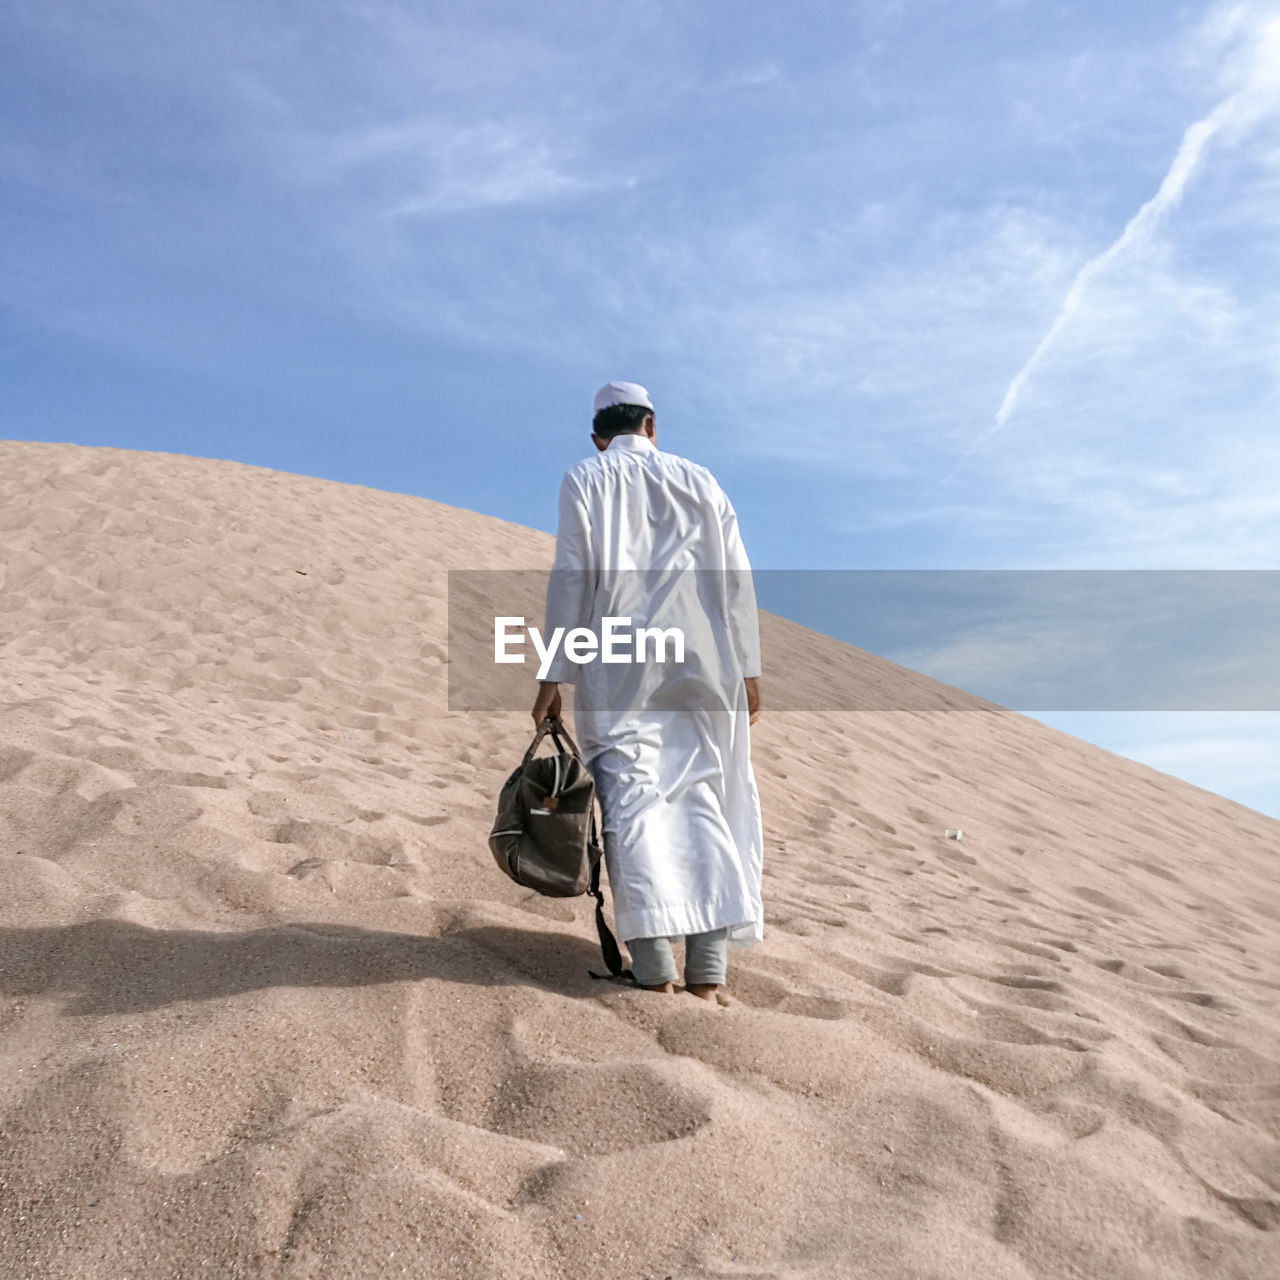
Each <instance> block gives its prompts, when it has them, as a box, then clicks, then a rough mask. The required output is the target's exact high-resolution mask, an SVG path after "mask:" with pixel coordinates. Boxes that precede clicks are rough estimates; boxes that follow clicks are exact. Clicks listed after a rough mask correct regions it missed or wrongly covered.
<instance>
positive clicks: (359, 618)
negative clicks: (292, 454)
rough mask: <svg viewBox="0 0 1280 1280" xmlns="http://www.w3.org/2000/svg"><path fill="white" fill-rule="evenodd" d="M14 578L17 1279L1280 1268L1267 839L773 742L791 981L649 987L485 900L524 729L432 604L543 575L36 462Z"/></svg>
mask: <svg viewBox="0 0 1280 1280" xmlns="http://www.w3.org/2000/svg"><path fill="white" fill-rule="evenodd" d="M0 552H2V557H0V659H2V663H3V665H2V667H0V1065H2V1070H0V1277H5V1278H6V1280H7V1278H8V1277H27V1276H67V1277H71V1276H74V1277H77V1278H80V1277H83V1278H85V1280H97V1278H99V1277H101V1278H103V1280H106V1278H107V1277H112V1278H116V1277H120V1276H126V1275H127V1276H129V1277H131V1278H133V1280H146V1278H150V1277H156V1278H159V1277H166V1278H168V1277H174V1276H182V1277H196V1276H199V1277H201V1278H202V1280H205V1278H213V1277H241V1276H264V1277H307V1276H317V1277H319V1276H326V1277H327V1276H341V1277H365V1276H369V1277H372V1276H395V1275H407V1276H413V1277H454V1276H457V1277H463V1276H465V1277H468V1280H485V1278H489V1277H492V1278H493V1280H498V1278H499V1277H501V1280H543V1278H544V1277H546V1278H548V1280H549V1278H551V1277H560V1276H567V1277H574V1278H577V1277H587V1276H595V1277H600V1278H601V1280H606V1278H609V1277H654V1278H655V1280H660V1278H662V1277H672V1278H673V1280H674V1278H677V1277H679V1278H686V1277H688V1278H692V1277H716V1278H718V1280H729V1278H730V1277H734V1278H743V1280H746V1278H748V1277H750V1278H751V1280H765V1278H766V1277H769V1278H776V1280H784V1278H785V1280H793V1278H795V1280H800V1278H805V1280H809V1278H819V1277H822V1278H825V1277H830V1278H831V1280H836V1278H837V1277H839V1278H841V1280H843V1278H844V1277H848V1276H852V1275H856V1276H859V1277H885V1278H886V1280H888V1278H891V1277H937V1278H939V1280H943V1278H945V1280H954V1278H958V1277H975V1278H979V1277H980V1278H981V1280H1004V1278H1006V1277H1007V1278H1008V1280H1026V1278H1027V1277H1057V1276H1082V1277H1091V1278H1097V1280H1103V1278H1107V1277H1116V1278H1120V1277H1150V1278H1151V1280H1157V1278H1158V1280H1171V1278H1177V1277H1204V1278H1205V1280H1209V1278H1210V1277H1212V1278H1213V1280H1224V1278H1238V1280H1260V1278H1261V1277H1263V1276H1267V1275H1273V1274H1280V1011H1278V1007H1277V1001H1278V997H1280V963H1278V960H1280V941H1278V937H1280V928H1278V927H1277V921H1280V823H1278V822H1275V821H1273V820H1271V819H1268V818H1265V817H1263V816H1262V815H1260V814H1257V813H1254V812H1252V811H1250V810H1248V809H1245V808H1243V807H1241V806H1239V805H1236V804H1233V803H1232V802H1230V801H1227V800H1224V799H1222V798H1220V797H1218V796H1214V795H1212V794H1210V793H1207V792H1204V791H1201V790H1199V789H1197V788H1195V787H1192V786H1190V785H1188V784H1186V783H1183V782H1179V781H1177V780H1175V779H1173V778H1170V777H1168V776H1166V775H1163V774H1160V773H1157V772H1155V771H1153V770H1150V769H1147V768H1144V767H1143V766H1140V765H1138V764H1135V763H1132V762H1130V761H1126V760H1123V759H1120V758H1118V757H1116V756H1113V755H1111V754H1109V753H1107V752H1105V751H1102V750H1100V749H1098V748H1095V747H1092V746H1089V745H1087V744H1085V743H1082V742H1079V741H1077V740H1075V739H1072V738H1070V737H1067V736H1066V735H1064V734H1061V733H1057V732H1055V731H1053V730H1051V729H1048V728H1046V727H1045V726H1043V725H1040V724H1038V723H1036V722H1034V721H1031V720H1028V719H1026V718H1024V717H1021V716H1018V715H1015V714H1013V713H1011V712H1007V711H1002V710H999V709H993V708H991V707H989V706H986V705H985V704H979V703H978V702H977V701H976V700H973V699H968V698H966V697H965V695H962V694H959V693H954V691H953V694H954V697H952V694H948V695H947V698H946V699H944V702H945V709H941V710H935V711H927V710H912V711H905V710H904V711H897V712H888V711H875V710H866V711H856V712H853V711H851V712H843V713H840V714H835V713H825V714H824V713H817V712H785V711H775V710H769V709H768V707H767V709H766V715H765V718H764V719H763V720H762V721H761V723H760V725H759V726H758V731H757V732H756V733H755V734H754V741H753V755H754V759H755V762H756V769H757V773H758V777H759V781H760V787H761V792H762V798H763V802H764V810H765V822H766V863H765V905H766V941H765V944H764V945H763V946H762V947H759V948H756V949H753V950H750V951H747V952H735V953H733V954H732V955H731V968H730V994H731V998H732V1003H731V1005H730V1006H729V1007H727V1008H714V1007H710V1006H707V1005H705V1004H704V1003H703V1002H701V1001H698V1000H695V999H693V998H691V997H688V996H685V995H679V996H676V997H674V998H673V997H664V996H657V995H653V994H649V993H644V992H638V991H634V990H629V989H624V988H621V987H617V986H614V985H612V984H606V983H600V982H594V981H592V980H591V978H590V977H589V976H588V974H587V969H588V967H591V966H596V965H598V952H597V949H596V946H595V941H594V930H593V928H592V925H591V913H590V911H589V910H588V906H589V905H590V904H589V901H588V900H586V899H582V900H575V901H570V902H564V901H552V900H548V899H541V898H538V897H536V896H535V895H531V894H529V893H527V892H525V891H524V890H521V889H519V888H518V887H517V886H515V885H513V884H512V883H510V882H509V881H507V880H506V879H505V878H504V877H502V876H501V875H500V874H499V873H498V872H497V871H496V869H495V868H494V867H493V865H492V863H491V861H490V858H489V855H488V852H487V850H486V847H485V835H486V833H487V829H488V823H489V821H490V818H491V816H492V811H493V804H494V800H495V797H496V794H497V790H498V787H499V785H500V784H501V781H502V779H503V778H504V777H505V775H506V773H507V772H508V771H509V770H510V768H511V767H512V766H513V764H514V762H515V761H516V759H517V758H518V755H519V753H520V751H522V750H523V748H524V746H525V745H526V742H527V737H528V723H527V719H526V717H525V716H523V715H519V714H511V715H493V714H489V715H477V714H465V713H460V712H450V711H449V710H448V707H447V696H446V677H447V653H446V598H445V573H446V570H447V569H449V568H489V567H491V568H509V567H520V566H527V567H546V566H547V565H548V564H549V563H550V558H551V552H552V540H551V539H550V538H549V537H548V536H547V535H546V534H542V533H538V532H535V531H532V530H529V529H524V528H521V527H519V526H516V525H511V524H505V523H503V522H501V521H497V520H493V519H489V518H486V517H482V516H479V515H476V514H474V513H471V512H467V511H461V510H457V509H454V508H450V507H446V506H442V505H439V504H436V503H432V502H428V501H425V500H423V499H419V498H413V497H408V496H404V495H397V494H391V493H383V492H379V491H375V490H370V489H363V488H358V487H355V486H350V485H342V484H336V483H332V482H326V481H321V480H314V479H308V478H306V477H302V476H294V475H284V474H280V473H275V472H271V471H266V470H262V469H258V468H252V467H245V466H241V465H238V464H233V463H227V462H219V461H210V460H203V459H195V458H188V457H179V456H175V455H165V454H147V453H133V452H127V451H123V450H113V449H87V448H79V447H75V446H70V445H45V444H26V443H19V442H0ZM764 643H765V649H766V683H765V691H766V705H767V702H768V697H769V689H770V684H769V680H770V679H773V680H774V682H775V684H774V686H773V687H774V688H776V689H781V688H783V687H785V683H786V682H787V681H792V682H794V681H797V680H800V681H804V680H810V681H817V682H821V681H823V680H828V679H839V680H842V681H846V682H851V683H852V684H853V685H857V684H858V683H859V682H863V683H864V684H866V685H868V687H870V686H871V685H875V686H876V687H877V688H880V689H883V687H884V686H885V685H886V683H888V684H892V683H893V682H902V683H903V685H904V687H915V686H914V684H913V682H917V681H922V680H923V678H922V677H917V676H914V675H913V674H912V673H910V672H906V671H904V670H902V669H901V668H897V667H893V666H892V664H889V663H884V662H882V661H880V660H878V659H875V658H873V657H871V656H870V655H867V654H864V653H862V652H861V651H859V650H857V649H853V648H851V647H849V646H845V645H840V644H838V643H837V642H835V641H832V640H829V639H827V638H825V637H821V636H816V635H814V634H813V633H811V632H808V631H806V630H805V629H804V628H802V627H798V626H795V625H793V624H790V623H787V622H784V621H782V620H780V619H775V618H767V617H766V619H765V620H764ZM929 683H932V682H929ZM880 705H883V702H881V704H880ZM948 828H960V829H962V830H963V832H964V836H963V839H962V840H961V841H956V840H951V839H947V838H946V837H945V835H944V831H945V830H946V829H948Z"/></svg>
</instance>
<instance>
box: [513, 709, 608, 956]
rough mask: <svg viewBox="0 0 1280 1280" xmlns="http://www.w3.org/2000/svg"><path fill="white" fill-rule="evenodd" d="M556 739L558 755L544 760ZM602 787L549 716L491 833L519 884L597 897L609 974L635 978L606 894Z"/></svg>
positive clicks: (561, 895)
mask: <svg viewBox="0 0 1280 1280" xmlns="http://www.w3.org/2000/svg"><path fill="white" fill-rule="evenodd" d="M548 736H549V737H550V738H551V741H552V743H553V744H554V746H555V753H554V754H553V755H549V756H539V755H538V754H537V750H538V747H539V746H540V745H541V743H542V740H543V739H544V738H546V737H548ZM595 800H596V784H595V779H594V778H593V777H592V776H591V771H590V770H589V769H588V768H587V766H586V765H585V764H584V763H583V761H582V756H581V755H580V754H579V752H578V745H577V743H575V742H574V740H573V738H572V737H570V735H569V731H568V730H567V729H566V728H565V727H564V725H563V724H562V723H561V721H560V720H559V719H556V718H554V717H552V716H548V717H547V718H546V719H545V720H544V721H543V722H542V723H541V724H540V725H539V726H538V730H537V732H536V733H535V734H534V737H533V742H532V743H530V745H529V750H528V751H526V752H525V753H524V759H523V760H522V761H521V762H520V765H519V767H518V768H517V769H516V770H515V772H514V773H512V775H511V776H510V777H509V778H508V779H507V781H506V782H505V783H504V784H503V787H502V791H501V793H500V794H499V796H498V816H497V818H496V819H495V820H494V823H493V829H492V830H491V831H490V832H489V850H490V852H491V853H492V854H493V859H494V861H495V862H496V863H497V864H498V866H499V867H500V868H501V869H502V870H503V871H504V872H505V873H506V874H507V875H509V876H510V877H511V879H512V880H514V881H515V882H516V884H519V885H523V886H524V887H525V888H526V889H533V890H534V891H535V892H537V893H543V894H546V895H547V896H548V897H550V898H576V897H578V896H579V895H580V894H583V893H587V894H590V895H591V896H592V897H593V898H595V900H596V931H597V932H598V933H599V935H600V950H601V952H602V954H603V956H604V962H605V964H606V966H607V967H608V969H609V973H608V974H600V973H592V975H591V976H592V977H593V978H603V977H614V978H628V979H629V978H630V977H631V971H630V970H629V969H624V968H623V967H622V956H621V953H620V952H619V950H618V943H617V940H616V939H615V938H614V936H613V933H612V931H611V930H610V929H609V926H608V924H606V923H605V918H604V894H603V893H602V892H601V891H600V860H601V848H600V840H599V837H598V835H597V833H596V813H595Z"/></svg>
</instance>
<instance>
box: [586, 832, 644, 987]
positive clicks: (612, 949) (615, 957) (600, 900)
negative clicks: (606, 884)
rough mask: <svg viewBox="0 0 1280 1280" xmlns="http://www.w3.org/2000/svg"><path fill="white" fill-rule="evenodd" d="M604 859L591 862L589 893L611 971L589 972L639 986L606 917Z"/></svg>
mask: <svg viewBox="0 0 1280 1280" xmlns="http://www.w3.org/2000/svg"><path fill="white" fill-rule="evenodd" d="M591 843H592V844H593V845H595V844H597V839H596V815H595V813H594V812H593V813H592V814H591ZM603 861H604V857H603V854H602V855H601V857H599V858H597V859H596V860H595V862H593V863H592V864H591V886H590V888H588V889H587V893H588V894H590V895H591V897H593V898H594V899H595V900H596V933H598V934H599V935H600V953H601V954H602V955H603V956H604V962H605V965H606V966H607V967H608V970H609V972H608V973H596V972H595V970H594V969H588V970H587V972H588V973H589V974H590V975H591V976H592V977H593V978H604V979H607V980H609V981H611V982H626V983H629V984H630V985H631V986H633V987H634V986H638V985H639V984H638V983H637V982H636V976H635V974H634V973H632V972H631V970H630V969H624V968H623V967H622V952H621V951H619V950H618V940H617V938H615V937H614V936H613V931H612V930H611V929H610V928H609V926H608V924H607V923H606V921H605V918H604V894H603V893H602V892H601V890H600V864H601V862H603Z"/></svg>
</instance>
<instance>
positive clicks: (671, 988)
mask: <svg viewBox="0 0 1280 1280" xmlns="http://www.w3.org/2000/svg"><path fill="white" fill-rule="evenodd" d="M636 986H638V987H639V988H640V990H641V991H664V992H666V994H667V995H669V996H673V995H675V993H676V984H675V983H674V982H659V983H658V984H656V985H655V986H652V987H649V986H646V985H645V984H644V983H643V982H637V983H636Z"/></svg>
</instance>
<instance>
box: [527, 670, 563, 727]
mask: <svg viewBox="0 0 1280 1280" xmlns="http://www.w3.org/2000/svg"><path fill="white" fill-rule="evenodd" d="M548 716H552V717H554V718H555V719H556V720H559V719H560V686H559V685H558V684H555V683H554V682H552V681H550V680H544V681H542V682H541V683H540V684H539V685H538V696H537V698H536V699H535V700H534V703H533V723H534V724H538V725H540V724H541V723H542V722H543V721H544V720H545V719H546V718H547V717H548Z"/></svg>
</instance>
